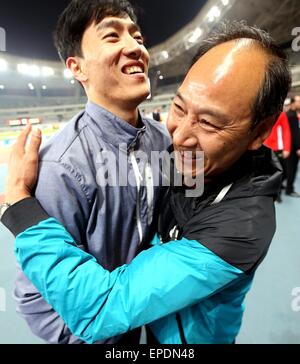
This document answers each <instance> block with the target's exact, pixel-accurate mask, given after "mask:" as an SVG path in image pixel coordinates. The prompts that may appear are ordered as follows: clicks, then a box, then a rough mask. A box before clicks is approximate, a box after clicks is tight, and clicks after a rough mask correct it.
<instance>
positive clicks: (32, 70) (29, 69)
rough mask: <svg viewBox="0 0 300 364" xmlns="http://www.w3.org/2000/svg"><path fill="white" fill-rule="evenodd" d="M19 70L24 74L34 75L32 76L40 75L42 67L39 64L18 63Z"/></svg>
mask: <svg viewBox="0 0 300 364" xmlns="http://www.w3.org/2000/svg"><path fill="white" fill-rule="evenodd" d="M17 70H18V72H19V73H22V74H23V75H27V76H32V77H39V76H40V74H41V69H40V67H39V66H36V65H29V64H25V63H20V64H18V65H17Z"/></svg>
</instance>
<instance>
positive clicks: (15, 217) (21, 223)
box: [1, 197, 50, 236]
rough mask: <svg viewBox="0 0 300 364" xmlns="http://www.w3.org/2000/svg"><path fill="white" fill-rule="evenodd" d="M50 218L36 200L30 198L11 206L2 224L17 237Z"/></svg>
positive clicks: (3, 217) (4, 215)
mask: <svg viewBox="0 0 300 364" xmlns="http://www.w3.org/2000/svg"><path fill="white" fill-rule="evenodd" d="M49 217H50V216H49V215H48V214H47V213H46V212H45V210H44V209H43V208H42V206H41V205H40V203H39V202H38V200H37V199H36V198H34V197H28V198H25V199H23V200H21V201H19V202H17V203H15V204H13V205H12V206H10V207H9V208H8V209H7V210H6V211H5V213H4V214H3V216H2V219H1V222H2V223H3V225H4V226H6V227H7V228H8V230H10V231H11V232H12V233H13V234H14V235H15V236H17V235H19V234H20V233H22V232H23V231H25V230H27V229H28V228H30V227H32V226H34V225H37V224H38V223H40V222H41V221H44V220H47V219H49Z"/></svg>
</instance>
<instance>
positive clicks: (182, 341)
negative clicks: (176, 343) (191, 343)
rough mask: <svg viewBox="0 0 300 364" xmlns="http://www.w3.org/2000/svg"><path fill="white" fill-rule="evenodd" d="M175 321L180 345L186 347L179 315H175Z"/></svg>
mask: <svg viewBox="0 0 300 364" xmlns="http://www.w3.org/2000/svg"><path fill="white" fill-rule="evenodd" d="M176 321H177V324H178V329H179V334H180V340H181V343H182V344H185V345H187V341H186V338H185V336H184V331H183V326H182V322H181V317H180V315H179V313H176Z"/></svg>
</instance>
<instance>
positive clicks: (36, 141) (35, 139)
mask: <svg viewBox="0 0 300 364" xmlns="http://www.w3.org/2000/svg"><path fill="white" fill-rule="evenodd" d="M41 143H42V132H41V130H40V129H37V130H34V131H33V133H32V136H31V140H30V144H29V147H28V152H29V153H30V154H31V157H36V158H38V154H39V150H40V146H41Z"/></svg>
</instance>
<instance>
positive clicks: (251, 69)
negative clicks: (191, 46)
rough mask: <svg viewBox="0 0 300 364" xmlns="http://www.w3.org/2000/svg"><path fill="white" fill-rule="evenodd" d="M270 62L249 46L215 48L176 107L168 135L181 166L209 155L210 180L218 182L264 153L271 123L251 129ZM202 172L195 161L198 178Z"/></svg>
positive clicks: (192, 76) (192, 72)
mask: <svg viewBox="0 0 300 364" xmlns="http://www.w3.org/2000/svg"><path fill="white" fill-rule="evenodd" d="M267 62H268V56H267V55H266V54H265V53H264V52H263V51H262V50H260V49H259V48H258V47H257V46H254V45H253V44H252V43H251V42H250V41H248V40H241V41H239V42H233V41H231V42H227V43H224V44H221V45H219V46H216V47H214V48H212V49H211V50H210V51H209V52H207V53H206V54H205V55H203V56H202V57H201V58H200V59H199V60H198V61H197V62H196V64H195V65H194V66H193V67H192V68H191V70H190V71H189V72H188V74H187V77H186V79H185V80H184V82H183V84H182V86H181V87H180V88H179V91H178V93H177V96H176V97H175V99H174V102H173V104H172V107H171V111H170V114H169V119H168V129H169V132H170V134H171V135H172V137H173V144H174V148H175V151H176V150H177V151H179V152H180V154H181V157H179V158H177V166H179V168H181V167H180V165H181V164H182V163H183V164H184V163H185V162H186V164H188V163H191V162H190V159H189V158H188V157H187V158H185V157H184V152H185V151H191V152H193V154H195V153H196V152H197V151H203V152H204V175H205V177H206V179H212V178H214V177H215V176H217V175H219V174H220V173H222V172H224V171H225V170H227V169H228V168H230V167H231V166H232V165H233V164H234V163H235V162H236V161H237V160H238V159H239V158H240V157H241V156H242V155H243V154H244V153H245V152H246V150H248V149H258V148H260V146H261V145H262V143H263V141H264V139H265V138H266V137H267V135H268V133H269V132H270V130H271V128H272V122H270V120H266V122H264V123H261V124H260V125H259V126H258V127H257V128H256V129H255V130H252V129H251V117H252V106H253V104H254V101H255V99H256V96H257V94H258V91H259V88H260V86H261V84H262V82H263V79H264V74H265V70H266V66H267ZM199 172H200V171H198V170H197V168H196V159H193V164H192V174H193V176H194V175H196V174H198V173H199Z"/></svg>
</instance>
